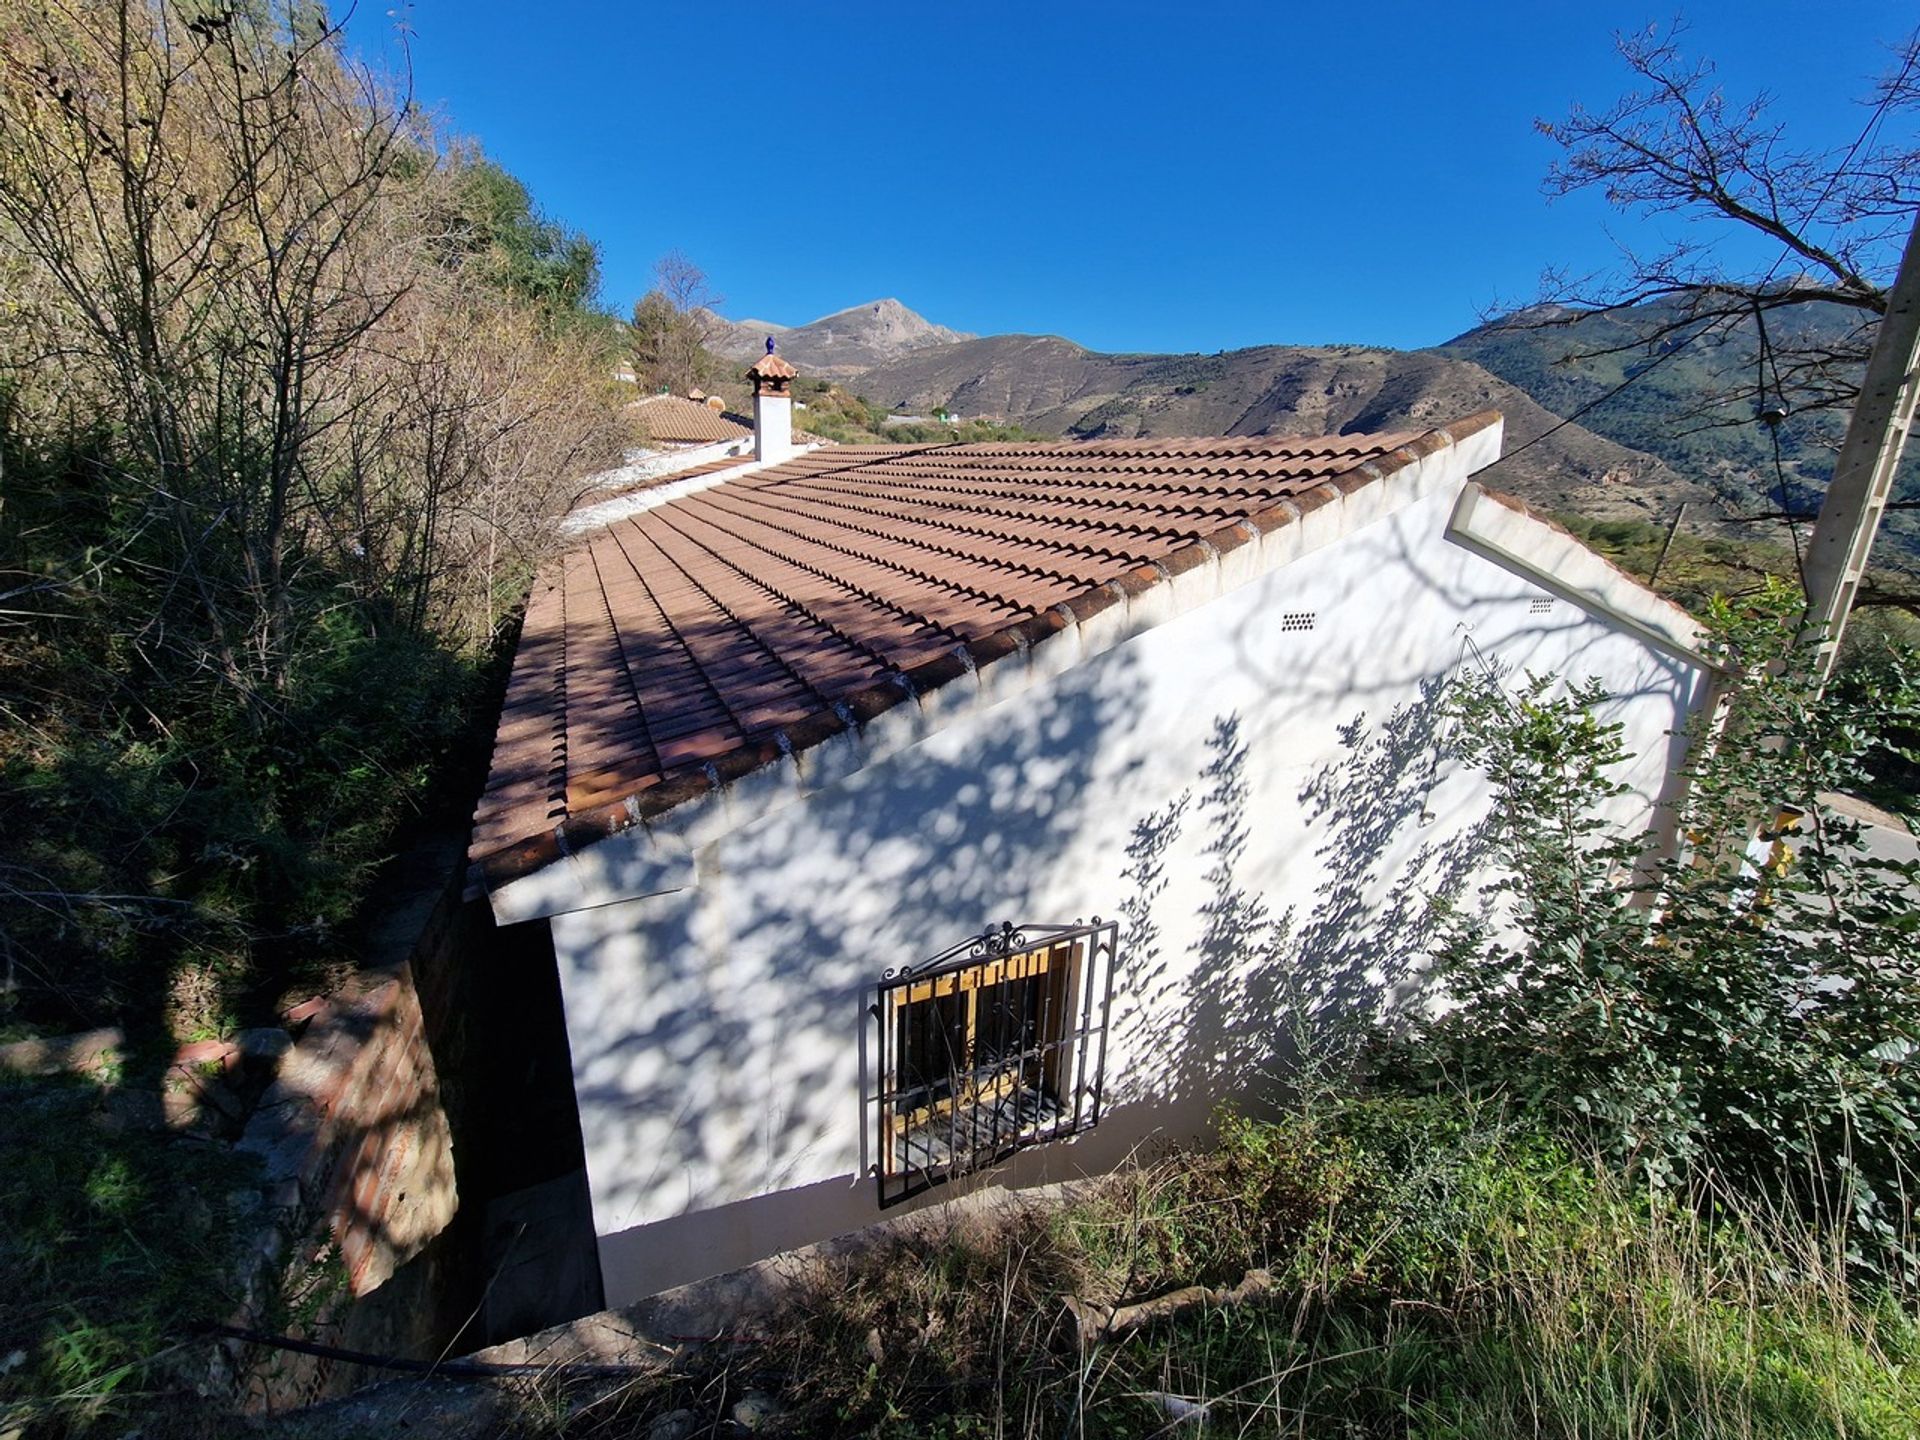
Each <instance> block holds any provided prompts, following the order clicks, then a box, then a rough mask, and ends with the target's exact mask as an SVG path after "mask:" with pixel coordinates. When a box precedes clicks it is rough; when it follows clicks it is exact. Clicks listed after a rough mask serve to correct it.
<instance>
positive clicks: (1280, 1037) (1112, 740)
mask: <svg viewBox="0 0 1920 1440" xmlns="http://www.w3.org/2000/svg"><path fill="white" fill-rule="evenodd" d="M1458 492H1459V483H1458V481H1457V480H1456V481H1455V482H1454V483H1453V484H1451V485H1450V486H1445V487H1442V488H1439V489H1436V490H1431V491H1429V492H1428V493H1426V494H1425V495H1424V498H1419V499H1416V500H1415V501H1413V503H1411V504H1410V505H1408V506H1406V508H1403V509H1400V510H1399V511H1397V513H1392V514H1388V515H1386V516H1385V517H1384V518H1381V519H1378V520H1376V521H1374V522H1373V523H1372V524H1370V525H1366V526H1365V527H1364V528H1360V529H1357V530H1355V531H1353V532H1352V533H1349V534H1347V535H1345V536H1344V537H1342V538H1340V539H1339V540H1337V541H1335V542H1334V543H1332V544H1330V545H1328V546H1326V547H1325V548H1322V549H1319V550H1316V551H1313V552H1312V553H1310V554H1307V555H1305V556H1304V557H1303V558H1301V559H1299V560H1297V561H1295V562H1293V563H1292V564H1290V565H1287V566H1285V567H1284V568H1282V569H1279V570H1275V571H1272V572H1270V573H1268V574H1266V575H1264V576H1262V577H1259V578H1256V579H1254V580H1252V581H1251V582H1250V583H1247V584H1245V585H1243V586H1241V587H1240V588H1238V589H1234V590H1232V591H1230V592H1229V593H1226V594H1224V595H1221V596H1220V597H1219V598H1218V599H1215V600H1213V601H1211V602H1209V603H1206V604H1203V605H1201V606H1199V607H1198V608H1196V609H1193V610H1190V611H1189V612H1187V613H1185V614H1182V615H1178V616H1176V617H1174V618H1170V619H1168V620H1167V621H1166V622H1165V623H1163V624H1160V625H1159V626H1157V627H1156V628H1153V629H1151V630H1148V631H1146V632H1145V633H1143V634H1139V635H1137V636H1136V637H1135V638H1133V639H1131V640H1128V641H1126V642H1125V643H1124V644H1121V645H1118V646H1116V647H1115V648H1112V649H1109V650H1106V651H1105V652H1104V653H1101V654H1098V655H1097V656H1095V657H1093V658H1092V659H1089V660H1086V661H1084V662H1082V663H1081V664H1079V665H1077V666H1075V667H1073V668H1071V669H1069V670H1067V671H1066V672H1065V673H1063V674H1061V675H1060V676H1058V677H1057V678H1056V679H1055V680H1053V681H1052V682H1051V683H1050V684H1048V685H1044V686H1036V687H1035V688H1033V689H1031V690H1028V691H1027V692H1026V693H1024V694H1020V695H1017V696H1015V697H1014V698H1012V699H1010V700H1007V701H1004V702H1002V703H1000V704H998V705H994V706H992V707H990V708H984V709H979V708H976V709H974V710H971V711H969V712H966V713H960V714H957V715H956V716H955V718H954V720H953V722H952V723H951V724H950V725H948V726H947V727H946V728H944V729H941V730H938V731H936V732H935V733H933V734H932V735H930V736H929V737H928V738H926V739H924V740H923V741H921V742H920V743H919V744H917V745H914V746H912V747H911V748H909V749H906V750H904V751H901V752H900V753H897V754H895V755H893V756H891V758H888V759H886V760H884V761H881V762H880V763H877V764H873V765H870V766H868V767H867V768H865V769H863V770H860V771H858V772H856V773H854V774H852V775H850V776H848V777H846V778H844V779H842V780H840V781H839V782H838V783H835V784H832V785H830V786H828V787H826V788H824V789H821V790H819V791H817V792H816V793H814V794H812V795H811V796H809V797H807V798H805V799H804V800H801V801H798V802H797V803H794V804H791V805H787V806H785V807H784V808H780V809H776V810H774V811H773V812H772V813H770V814H766V815H764V816H762V817H761V818H759V819H758V820H755V821H753V822H752V823H749V824H747V825H745V826H743V827H742V828H739V829H736V830H733V831H732V832H731V833H727V834H725V835H723V836H721V837H720V838H718V839H715V840H711V841H709V842H708V843H706V844H704V845H702V846H700V847H699V848H698V849H697V850H696V851H695V853H694V876H695V881H694V884H693V885H691V886H689V887H687V888H682V889H678V890H675V891H673V892H671V893H665V894H658V895H653V896H650V897H647V898H643V899H635V900H625V901H621V902H619V903H614V904H605V905H601V906H599V907H598V908H586V909H575V910H573V911H572V912H571V913H566V914H561V915H558V916H556V917H555V918H554V919H553V921H552V927H553V936H554V942H555V950H556V954H557V958H558V967H559V974H560V983H561V987H562V990H563V993H564V997H565V1007H566V1014H567V1027H568V1038H569V1043H570V1046H571V1050H572V1057H573V1068H574V1081H575V1091H576V1095H577V1098H578V1103H579V1113H580V1120H581V1128H582V1132H583V1136H584V1140H585V1146H586V1158H587V1171H588V1178H589V1182H590V1185H591V1191H592V1200H593V1213H594V1222H595V1228H596V1230H597V1232H598V1233H599V1235H600V1237H601V1239H600V1254H601V1265H602V1269H603V1273H604V1278H605V1284H606V1296H607V1300H608V1301H609V1303H614V1304H619V1303H622V1302H624V1301H628V1300H631V1299H633V1298H635V1297H638V1296H642V1295H646V1294H649V1293H652V1292H655V1291H657V1290H660V1289H662V1288H664V1287H667V1286H670V1285H675V1284H679V1283H682V1282H685V1281H689V1280H692V1279H696V1278H699V1277H702V1276H705V1275H711V1274H714V1273H718V1272H720V1271H723V1270H727V1269H730V1268H733V1267H735V1266H738V1265H741V1264H744V1263H748V1262H750V1261H751V1260H753V1259H756V1258H758V1257H760V1256H763V1255H766V1254H768V1253H771V1252H772V1251H775V1250H778V1249H781V1248H786V1247H790V1246H793V1245H798V1244H803V1243H808V1242H811V1241H814V1240H818V1239H821V1238H824V1237H826V1236H829V1235H832V1234H837V1233H843V1232H845V1231H848V1230H851V1229H853V1228H856V1227H858V1226H860V1225H863V1224H866V1223H869V1222H870V1221H872V1220H873V1219H875V1218H876V1217H877V1215H878V1210H877V1202H876V1198H875V1187H874V1182H873V1180H872V1178H871V1176H870V1175H869V1173H868V1166H869V1165H870V1164H871V1163H872V1160H873V1158H874V1157H873V1155H872V1153H871V1147H872V1143H873V1142H872V1140H871V1139H870V1137H869V1130H870V1128H871V1117H870V1116H868V1115H867V1114H866V1113H865V1112H864V1110H863V1096H864V1095H865V1094H866V1093H867V1092H868V1091H869V1090H870V1089H871V1077H870V1076H868V1075H866V1074H864V1073H863V1069H864V1066H865V1060H864V1055H865V1052H866V1049H867V1047H869V1046H870V1045H871V1043H872V1023H873V1022H872V1021H871V1020H870V1019H869V1018H868V1017H867V1015H866V1013H865V1006H866V1004H867V1003H868V1001H869V1000H870V998H871V990H872V986H873V983H874V981H875V980H876V979H877V978H878V977H879V975H880V973H881V972H882V971H883V970H884V969H886V968H887V967H889V966H894V965H898V964H901V963H903V962H913V961H918V960H920V959H922V958H924V957H926V956H929V955H932V954H935V953H937V952H939V951H941V950H943V949H945V948H947V947H948V946H949V945H952V944H954V943H955V942H957V941H959V940H961V939H963V938H965V937H966V936H967V935H969V934H973V933H978V932H979V931H980V930H982V929H983V928H985V927H986V926H988V925H989V924H997V923H998V922H1000V921H1002V920H1012V921H1016V922H1019V921H1032V922H1070V921H1073V920H1075V919H1076V918H1084V917H1091V916H1093V915H1096V914H1097V915H1100V916H1103V917H1119V918H1120V920H1121V922H1122V935H1121V960H1120V969H1119V975H1118V983H1117V984H1116V988H1115V998H1114V1002H1113V1026H1114V1029H1113V1037H1112V1049H1111V1053H1110V1057H1109V1061H1108V1071H1107V1079H1108V1102H1109V1108H1108V1111H1107V1114H1106V1116H1105V1119H1104V1120H1103V1122H1102V1124H1101V1125H1100V1127H1099V1128H1098V1129H1097V1130H1095V1131H1094V1132H1092V1133H1091V1134H1088V1135H1085V1136H1083V1137H1081V1138H1079V1139H1077V1140H1074V1141H1071V1142H1062V1143H1058V1144H1055V1145H1051V1146H1046V1147H1040V1148H1037V1149H1035V1150H1031V1151H1028V1152H1025V1153H1023V1154H1022V1155H1020V1156H1018V1157H1016V1158H1015V1160H1014V1161H1013V1162H1011V1163H1010V1164H1008V1165H1006V1166H1003V1167H1001V1170H1000V1171H999V1172H998V1173H997V1176H996V1178H997V1180H998V1181H999V1182H1000V1183H1006V1184H1010V1185H1026V1184H1032V1183H1039V1182H1042V1181H1045V1180H1050V1179H1060V1178H1066V1177H1070V1176H1072V1175H1074V1174H1076V1173H1094V1172H1097V1171H1100V1170H1103V1169H1106V1168H1110V1167H1111V1166H1112V1165H1114V1164H1115V1163H1118V1162H1119V1161H1121V1160H1123V1159H1124V1158H1125V1156H1126V1155H1127V1154H1128V1153H1129V1151H1131V1150H1132V1149H1133V1148H1134V1147H1135V1146H1137V1145H1139V1144H1142V1143H1149V1142H1152V1141H1154V1140H1155V1139H1157V1138H1178V1137H1186V1136H1190V1135H1193V1134H1195V1133H1197V1132H1199V1131H1200V1130H1202V1129H1203V1128H1204V1126H1205V1123H1206V1121H1207V1118H1208V1116H1209V1115H1210V1113H1211V1112H1212V1110H1213V1109H1214V1107H1215V1106H1216V1105H1217V1104H1218V1103H1219V1102H1220V1101H1221V1100H1223V1099H1225V1098H1228V1097H1230V1096H1233V1095H1234V1094H1236V1093H1237V1092H1239V1091H1240V1090H1241V1089H1242V1088H1243V1087H1246V1086H1247V1085H1248V1084H1249V1082H1251V1081H1253V1080H1254V1079H1255V1077H1256V1074H1257V1071H1258V1069H1259V1067H1260V1066H1261V1065H1262V1064H1263V1063H1265V1062H1269V1061H1271V1060H1272V1059H1274V1058H1275V1057H1276V1056H1277V1055H1279V1054H1280V1053H1281V1052H1282V1051H1283V1049H1284V1035H1285V1033H1286V1032H1287V1031H1288V1030H1289V1028H1290V1027H1291V1026H1292V1025H1294V1024H1295V1023H1296V1022H1298V1021H1301V1020H1303V1019H1305V1020H1311V1019H1313V1018H1314V1017H1326V1016H1336V1015H1348V1016H1350V1015H1353V1014H1356V1013H1363V1012H1366V1011H1368V1010H1371V1009H1375V1008H1377V1007H1380V1006H1383V1005H1387V1004H1390V1003H1392V1002H1393V1001H1395V1000H1396V999H1399V998H1401V997H1403V996H1404V995H1405V994H1406V993H1408V991H1409V988H1410V984H1411V980H1412V973H1411V972H1412V969H1413V967H1414V966H1415V965H1416V964H1417V963H1418V960H1419V957H1420V955H1421V954H1422V953H1423V950H1424V946H1425V944H1426V942H1427V940H1428V938H1429V935H1430V927H1429V919H1428V901H1429V898H1430V897H1431V896H1432V895H1433V894H1435V893H1436V892H1437V891H1438V890H1439V889H1441V888H1443V887H1444V886H1446V885H1447V884H1449V883H1453V882H1457V881H1459V880H1462V879H1464V878H1466V877H1467V876H1469V875H1471V874H1472V873H1474V872H1475V871H1476V868H1477V867H1478V866H1479V864H1480V861H1479V858H1478V855H1477V853H1476V852H1477V848H1478V847H1477V837H1476V834H1475V827H1476V825H1477V823H1478V822H1479V821H1480V820H1481V819H1482V818H1483V816H1484V814H1485V795H1484V790H1483V787H1482V786H1481V785H1480V784H1479V783H1477V782H1476V780H1475V778H1474V777H1472V776H1470V775H1465V774H1455V773H1451V772H1450V771H1449V770H1448V768H1447V767H1445V766H1444V765H1442V763H1441V762H1440V759H1439V754H1438V737H1437V735H1436V733H1435V732H1436V702H1437V698H1438V694H1439V690H1440V687H1441V686H1442V685H1443V684H1444V682H1445V681H1446V679H1447V678H1448V677H1449V676H1450V675H1452V674H1454V673H1456V672H1457V671H1458V670H1459V669H1460V668H1461V667H1462V666H1468V665H1476V664H1482V663H1486V664H1491V665H1494V666H1496V667H1505V668H1506V669H1507V670H1509V671H1510V672H1515V673H1517V672H1519V671H1522V670H1533V671H1536V672H1550V673H1554V674H1558V675H1561V676H1564V677H1567V678H1569V679H1573V680H1578V679H1584V678H1585V677H1587V676H1590V675H1597V676H1599V677H1601V678H1602V679H1603V680H1604V681H1605V682H1606V684H1607V686H1608V688H1609V690H1610V691H1611V692H1612V693H1613V694H1614V695H1615V696H1616V697H1618V698H1617V699H1616V700H1615V701H1614V703H1613V705H1612V707H1611V709H1612V716H1611V718H1616V719H1619V720H1622V721H1624V722H1625V723H1626V725H1627V727H1628V735H1627V739H1628V748H1629V750H1630V751H1631V753H1632V754H1633V755H1634V757H1635V759H1634V762H1633V766H1632V770H1631V773H1629V774H1628V775H1626V776H1625V777H1624V778H1626V779H1628V780H1629V781H1630V782H1631V783H1632V784H1633V786H1634V787H1635V789H1636V790H1637V791H1638V793H1639V795H1640V796H1642V797H1651V796H1653V795H1656V794H1658V793H1659V791H1660V789H1661V787H1662V785H1663V784H1664V783H1665V780H1666V777H1667V775H1668V773H1669V769H1670V766H1671V763H1672V761H1673V760H1674V759H1675V758H1676V757H1677V745H1678V742H1677V741H1675V740H1673V739H1671V738H1670V736H1669V732H1670V731H1672V730H1673V729H1675V728H1677V727H1678V726H1679V725H1680V724H1681V723H1682V722H1683V720H1684V718H1685V716H1686V714H1687V712H1688V711H1689V709H1690V708H1691V707H1692V706H1694V705H1695V704H1697V703H1698V702H1699V700H1700V698H1701V696H1702V695H1703V693H1704V684H1703V681H1702V679H1701V677H1700V675H1699V673H1698V672H1697V671H1696V670H1695V669H1694V668H1693V667H1691V666H1689V665H1688V664H1687V663H1685V662H1684V661H1682V660H1679V659H1676V658H1673V657H1672V656H1670V655H1669V654H1666V653H1663V652H1662V651H1660V650H1657V649H1655V648H1652V647H1649V646H1648V645H1646V644H1644V643H1642V642H1641V641H1639V640H1637V639H1634V638H1630V637H1629V636H1627V635H1624V634H1622V633H1620V632H1619V631H1617V630H1615V629H1613V628H1610V627H1609V626H1607V625H1605V624H1602V623H1600V622H1599V621H1597V620H1595V619H1593V618H1591V617H1590V615H1589V614H1588V613H1587V612H1586V611H1584V610H1582V609H1581V608H1579V607H1577V606H1575V605H1574V604H1571V603H1569V601H1568V600H1567V599H1565V598H1553V597H1550V596H1549V595H1548V594H1547V593H1546V592H1545V591H1544V590H1542V589H1539V588H1536V587H1535V586H1533V585H1531V584H1529V583H1527V582H1526V581H1523V580H1521V579H1519V578H1516V576H1515V575H1514V574H1512V573H1510V571H1509V570H1507V569H1504V568H1501V567H1500V566H1498V565H1496V564H1494V563H1492V562H1491V561H1490V560H1488V559H1486V558H1483V557H1482V556H1480V555H1478V554H1476V553H1473V552H1471V551H1470V550H1468V549H1467V548H1464V547H1463V546H1460V545H1456V544H1452V543H1449V542H1448V541H1447V539H1446V538H1445V529H1446V524H1447V519H1448V516H1449V513H1450V511H1451V509H1452V506H1453V503H1454V500H1455V498H1456V495H1457V494H1458ZM937 698H938V696H937V693H936V695H934V696H930V697H928V699H927V702H924V703H929V704H930V703H932V702H933V701H935V700H937ZM1638 808H1639V809H1640V811H1641V812H1642V814H1644V813H1645V812H1646V811H1647V809H1648V805H1647V803H1646V801H1645V800H1642V801H1640V802H1638ZM608 843H609V844H613V843H617V842H608ZM967 1183H969V1184H978V1183H981V1182H980V1181H977V1180H976V1181H971V1182H967ZM945 1193H951V1192H950V1191H948V1192H945ZM942 1196H943V1192H942V1191H941V1190H935V1191H934V1192H932V1193H931V1194H930V1195H929V1197H927V1198H928V1201H929V1202H930V1201H932V1200H937V1199H940V1198H942Z"/></svg>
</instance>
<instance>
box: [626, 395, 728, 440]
mask: <svg viewBox="0 0 1920 1440" xmlns="http://www.w3.org/2000/svg"><path fill="white" fill-rule="evenodd" d="M627 408H628V409H629V410H631V411H632V412H633V413H634V414H636V415H638V416H639V417H640V423H641V424H642V425H644V426H646V428H647V438H648V439H649V440H657V441H659V442H660V443H661V444H663V445H705V444H710V443H711V442H713V441H715V440H739V439H743V438H744V437H746V436H749V435H751V434H753V427H752V426H750V425H742V424H740V423H739V422H738V421H737V420H734V419H730V418H728V417H727V416H725V415H723V414H721V413H720V412H719V411H718V410H714V409H711V408H709V407H708V406H705V405H699V404H696V403H694V402H693V401H691V400H687V399H684V398H682V397H681V396H679V395H649V396H647V397H646V399H644V400H635V401H632V402H631V403H630V404H628V406H627Z"/></svg>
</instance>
